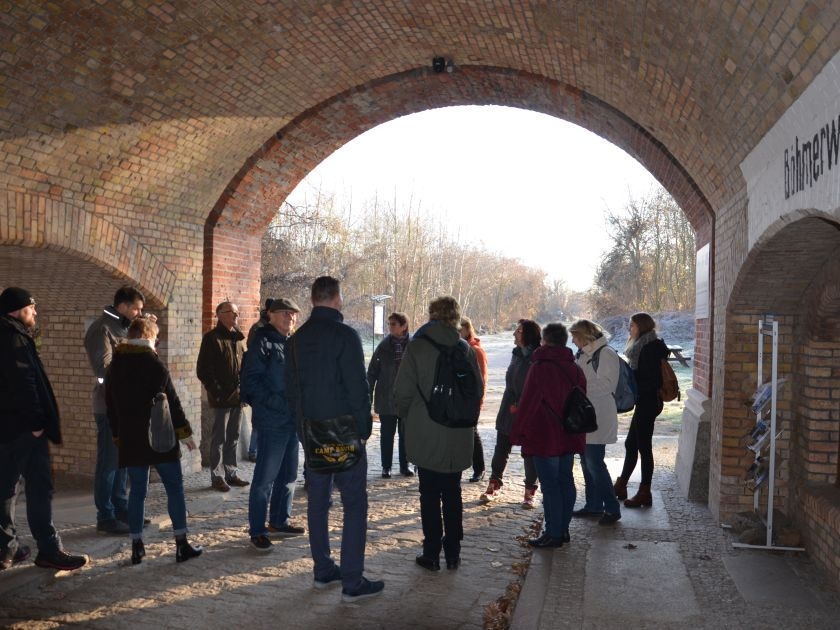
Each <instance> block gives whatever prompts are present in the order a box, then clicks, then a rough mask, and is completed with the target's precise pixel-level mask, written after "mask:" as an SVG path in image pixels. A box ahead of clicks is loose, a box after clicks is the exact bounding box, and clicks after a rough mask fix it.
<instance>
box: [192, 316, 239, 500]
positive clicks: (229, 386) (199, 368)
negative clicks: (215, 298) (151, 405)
mask: <svg viewBox="0 0 840 630" xmlns="http://www.w3.org/2000/svg"><path fill="white" fill-rule="evenodd" d="M238 317H239V308H237V306H236V304H233V303H231V302H222V303H221V304H219V305H218V306H217V307H216V318H217V319H218V323H217V324H216V327H215V328H214V329H213V330H211V331H210V332H208V333H207V334H205V335H204V337H203V338H202V340H201V349H200V350H199V352H198V362H197V364H196V373H197V375H198V380H200V381H201V383H202V384H203V385H204V389H205V390H206V391H207V402H208V403H209V404H210V407H211V409H212V410H213V430H212V433H211V436H210V484H211V485H212V487H213V488H214V489H215V490H218V491H219V492H227V491H228V490H230V487H231V486H247V485H248V482H247V481H245V480H244V479H242V478H241V477H239V474H238V471H237V463H236V446H237V444H238V442H239V425H240V423H241V420H242V403H241V402H240V400H239V370H240V368H241V367H242V355H243V354H245V335H243V334H242V331H241V330H239V326H237V325H236V321H237V318H238Z"/></svg>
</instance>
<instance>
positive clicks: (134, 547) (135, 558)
mask: <svg viewBox="0 0 840 630" xmlns="http://www.w3.org/2000/svg"><path fill="white" fill-rule="evenodd" d="M145 556H146V546H145V545H144V544H143V541H142V540H140V539H139V538H137V539H136V540H132V541H131V564H140V563H141V562H142V561H143V558H144V557H145Z"/></svg>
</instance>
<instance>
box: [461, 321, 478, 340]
mask: <svg viewBox="0 0 840 630" xmlns="http://www.w3.org/2000/svg"><path fill="white" fill-rule="evenodd" d="M461 328H463V329H464V330H465V331H466V333H467V339H472V338H473V337H475V328H474V327H473V323H472V320H471V319H470V318H469V317H466V316H464V317H462V318H461Z"/></svg>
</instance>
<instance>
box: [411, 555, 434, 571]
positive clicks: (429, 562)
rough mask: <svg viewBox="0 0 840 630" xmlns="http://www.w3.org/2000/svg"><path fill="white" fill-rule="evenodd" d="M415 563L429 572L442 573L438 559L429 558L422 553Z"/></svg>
mask: <svg viewBox="0 0 840 630" xmlns="http://www.w3.org/2000/svg"><path fill="white" fill-rule="evenodd" d="M415 562H417V564H418V565H420V566H421V567H423V568H424V569H428V570H429V571H440V560H438V559H437V558H429V557H428V556H424V555H423V554H422V553H421V554H420V555H419V556H417V558H415Z"/></svg>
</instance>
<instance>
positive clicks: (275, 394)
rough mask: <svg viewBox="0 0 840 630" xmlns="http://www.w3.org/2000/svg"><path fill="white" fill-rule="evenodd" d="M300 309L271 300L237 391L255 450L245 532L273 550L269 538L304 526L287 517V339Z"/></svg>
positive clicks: (292, 468)
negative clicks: (247, 412)
mask: <svg viewBox="0 0 840 630" xmlns="http://www.w3.org/2000/svg"><path fill="white" fill-rule="evenodd" d="M298 313H300V308H299V307H298V305H297V304H295V302H294V300H291V299H289V298H278V299H276V300H272V301H271V304H270V305H269V307H268V322H269V323H268V326H264V327H262V328H258V329H257V330H256V332H255V333H254V339H253V340H252V342H251V344H250V345H249V346H248V351H247V352H246V353H245V358H244V359H243V360H242V374H241V377H240V380H241V385H240V395H241V396H242V399H243V401H244V402H247V403H248V404H249V405H251V410H252V422H253V425H254V430H255V431H256V432H257V453H259V456H258V457H257V464H256V466H255V467H254V478H253V479H252V480H251V494H250V497H249V501H248V521H249V535H250V537H251V546H252V547H253V548H254V549H256V550H257V551H259V552H263V553H266V552H269V551H271V547H272V545H271V540H270V539H269V538H270V537H277V536H297V535H299V534H303V533H304V531H305V530H304V528H303V527H298V526H295V525H292V523H291V521H290V518H291V514H292V500H293V499H294V492H295V480H296V479H297V469H298V437H297V431H296V428H295V423H294V420H293V419H292V416H291V413H290V412H289V406H288V404H287V402H286V383H285V367H286V341H287V340H288V339H289V336H290V335H291V334H292V331H293V330H294V327H295V324H296V323H297V316H298ZM269 496H270V497H271V503H270V504H269ZM266 510H267V511H268V523H267V524H266Z"/></svg>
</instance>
